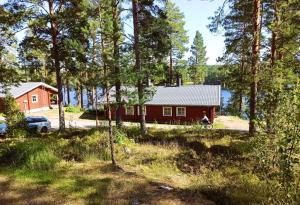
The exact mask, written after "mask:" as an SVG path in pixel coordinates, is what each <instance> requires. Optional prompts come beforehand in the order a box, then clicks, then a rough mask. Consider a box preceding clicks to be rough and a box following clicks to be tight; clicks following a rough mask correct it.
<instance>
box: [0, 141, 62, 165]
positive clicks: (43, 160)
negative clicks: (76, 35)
mask: <svg viewBox="0 0 300 205" xmlns="http://www.w3.org/2000/svg"><path fill="white" fill-rule="evenodd" d="M52 148H53V147H52V146H51V143H50V144H49V143H47V142H45V141H40V140H38V139H35V140H25V141H17V142H15V141H12V142H11V143H10V144H9V145H8V146H7V147H4V148H2V154H1V155H0V158H1V162H4V163H6V164H9V165H13V166H21V167H25V168H28V169H36V170H51V169H53V168H54V167H55V165H56V163H57V162H58V161H59V158H58V157H57V156H55V154H54V153H53V151H52Z"/></svg>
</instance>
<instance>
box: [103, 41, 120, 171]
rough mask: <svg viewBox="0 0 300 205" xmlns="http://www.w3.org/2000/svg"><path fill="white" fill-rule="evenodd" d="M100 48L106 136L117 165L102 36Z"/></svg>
mask: <svg viewBox="0 0 300 205" xmlns="http://www.w3.org/2000/svg"><path fill="white" fill-rule="evenodd" d="M101 49H102V58H103V68H104V69H103V70H104V79H105V82H104V87H105V98H106V111H107V120H108V137H109V144H110V155H111V162H112V164H113V165H115V166H116V165H117V162H116V158H115V146H114V135H113V130H112V117H111V105H110V94H109V82H108V71H107V66H106V62H107V56H106V54H105V51H104V42H103V36H102V39H101Z"/></svg>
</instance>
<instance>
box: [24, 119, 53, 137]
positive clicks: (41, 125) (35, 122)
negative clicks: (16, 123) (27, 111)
mask: <svg viewBox="0 0 300 205" xmlns="http://www.w3.org/2000/svg"><path fill="white" fill-rule="evenodd" d="M25 121H26V122H27V126H28V128H29V130H30V131H33V132H38V133H47V132H48V131H49V130H50V129H51V122H50V121H49V120H48V119H47V118H45V117H26V118H25Z"/></svg>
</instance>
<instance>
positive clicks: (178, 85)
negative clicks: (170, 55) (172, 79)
mask: <svg viewBox="0 0 300 205" xmlns="http://www.w3.org/2000/svg"><path fill="white" fill-rule="evenodd" d="M181 85H182V80H181V76H180V75H179V74H178V75H177V76H176V86H177V87H180V86H181Z"/></svg>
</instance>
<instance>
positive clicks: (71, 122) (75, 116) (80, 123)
mask: <svg viewBox="0 0 300 205" xmlns="http://www.w3.org/2000/svg"><path fill="white" fill-rule="evenodd" d="M28 115H30V116H45V117H47V118H48V119H49V120H50V122H51V125H52V128H54V129H58V128H59V120H58V110H49V111H43V112H38V113H30V114H28ZM81 115H82V113H65V123H66V127H67V128H70V127H72V128H82V129H89V128H93V127H95V126H96V121H95V120H87V119H80V116H81ZM216 122H218V123H221V124H223V125H224V126H225V129H229V130H241V131H247V130H248V126H249V125H248V121H247V120H242V119H240V118H237V117H232V116H219V117H217V118H216ZM99 123H100V125H102V126H105V125H107V121H103V120H100V121H99ZM124 125H125V126H133V125H136V126H138V123H131V122H124ZM183 126H184V125H168V124H152V123H147V127H155V128H159V129H175V128H179V127H183Z"/></svg>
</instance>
